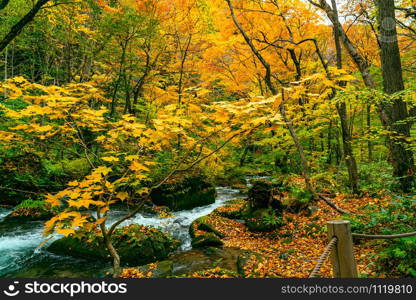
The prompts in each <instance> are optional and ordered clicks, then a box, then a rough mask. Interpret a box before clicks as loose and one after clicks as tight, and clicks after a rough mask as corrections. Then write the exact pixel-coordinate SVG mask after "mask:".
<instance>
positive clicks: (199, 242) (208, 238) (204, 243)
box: [191, 233, 224, 248]
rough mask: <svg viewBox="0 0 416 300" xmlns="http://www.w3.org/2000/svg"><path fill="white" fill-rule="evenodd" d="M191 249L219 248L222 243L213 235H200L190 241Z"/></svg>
mask: <svg viewBox="0 0 416 300" xmlns="http://www.w3.org/2000/svg"><path fill="white" fill-rule="evenodd" d="M191 245H192V248H202V247H221V246H222V245H224V243H223V242H222V241H221V240H220V239H219V238H218V237H217V236H216V235H215V234H213V233H207V234H201V235H198V236H196V237H194V238H193V239H192V242H191Z"/></svg>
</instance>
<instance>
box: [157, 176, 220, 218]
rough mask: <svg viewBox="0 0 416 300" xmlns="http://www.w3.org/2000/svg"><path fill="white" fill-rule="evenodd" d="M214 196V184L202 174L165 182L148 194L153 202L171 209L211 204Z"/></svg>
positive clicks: (176, 209)
mask: <svg viewBox="0 0 416 300" xmlns="http://www.w3.org/2000/svg"><path fill="white" fill-rule="evenodd" d="M215 196H216V190H215V186H214V185H213V184H212V183H210V182H208V181H207V180H206V179H205V178H204V177H203V176H195V177H187V178H185V179H183V180H181V181H176V182H173V183H165V184H163V185H162V186H160V187H159V188H157V189H154V190H153V191H152V192H151V194H150V197H151V199H152V202H153V203H154V204H156V205H162V206H167V207H169V208H170V209H171V210H173V211H178V210H185V209H192V208H195V207H198V206H204V205H209V204H212V203H214V202H215Z"/></svg>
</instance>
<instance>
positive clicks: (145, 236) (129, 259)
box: [47, 225, 179, 266]
mask: <svg viewBox="0 0 416 300" xmlns="http://www.w3.org/2000/svg"><path fill="white" fill-rule="evenodd" d="M113 245H114V247H115V248H116V250H117V251H118V253H119V255H120V258H121V263H122V264H123V265H126V266H137V265H144V264H148V263H152V262H155V261H159V260H164V259H166V258H167V257H168V255H169V254H170V253H171V252H173V251H174V250H176V249H177V248H178V246H179V242H178V241H176V240H174V239H173V238H171V237H170V236H169V235H168V234H166V233H163V232H161V231H159V230H158V229H155V228H153V227H146V226H142V225H129V226H124V227H121V228H117V229H116V230H115V232H114V235H113ZM47 250H48V251H50V252H52V253H56V254H63V255H69V256H74V257H82V258H88V259H97V260H107V261H108V260H111V257H110V254H109V252H108V250H107V249H106V247H105V246H104V243H103V238H102V235H101V233H98V232H97V233H87V234H86V235H83V237H82V238H80V237H64V238H61V239H59V240H56V241H54V242H53V243H52V244H51V245H50V246H49V247H48V249H47Z"/></svg>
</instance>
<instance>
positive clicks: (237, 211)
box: [214, 199, 247, 220]
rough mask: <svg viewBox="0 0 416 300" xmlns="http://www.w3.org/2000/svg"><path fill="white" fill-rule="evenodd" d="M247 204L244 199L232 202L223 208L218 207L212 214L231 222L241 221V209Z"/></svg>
mask: <svg viewBox="0 0 416 300" xmlns="http://www.w3.org/2000/svg"><path fill="white" fill-rule="evenodd" d="M246 204H247V201H246V200H244V199H238V200H233V201H230V202H229V203H227V204H226V205H224V206H220V207H218V208H216V209H215V210H214V213H215V214H217V215H219V216H221V217H224V218H227V219H231V220H235V219H242V218H243V214H242V209H243V207H244V206H245V205H246Z"/></svg>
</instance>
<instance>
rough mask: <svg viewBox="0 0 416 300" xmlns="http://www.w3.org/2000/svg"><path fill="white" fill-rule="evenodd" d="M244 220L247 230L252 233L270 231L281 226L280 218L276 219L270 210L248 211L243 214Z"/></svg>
mask: <svg viewBox="0 0 416 300" xmlns="http://www.w3.org/2000/svg"><path fill="white" fill-rule="evenodd" d="M244 220H245V221H246V223H245V224H246V226H247V228H248V229H249V230H250V231H254V232H267V231H272V230H274V229H277V228H279V227H281V226H282V225H283V221H282V219H281V217H277V216H276V215H275V214H274V210H273V209H270V208H260V209H256V210H254V211H249V212H248V213H246V214H245V216H244Z"/></svg>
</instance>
